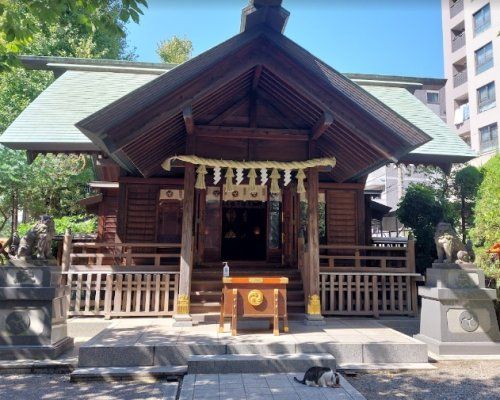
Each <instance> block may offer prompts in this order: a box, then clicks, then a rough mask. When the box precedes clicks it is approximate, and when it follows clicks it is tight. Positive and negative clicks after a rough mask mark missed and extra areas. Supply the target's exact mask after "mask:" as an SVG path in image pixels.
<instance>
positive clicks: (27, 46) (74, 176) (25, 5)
mask: <svg viewBox="0 0 500 400" xmlns="http://www.w3.org/2000/svg"><path fill="white" fill-rule="evenodd" d="M139 4H143V5H146V2H145V1H135V0H123V1H118V0H90V1H82V0H78V1H73V0H72V1H70V0H55V1H51V2H50V7H47V3H46V1H45V0H31V1H29V2H28V1H26V2H19V1H11V0H8V1H3V2H2V0H0V5H3V8H2V7H0V70H1V69H2V68H3V69H4V71H3V72H2V73H1V74H0V134H1V133H2V132H3V131H4V130H5V129H6V128H7V127H8V126H9V125H10V124H11V123H12V122H13V121H14V119H15V118H16V117H17V116H18V115H19V114H20V113H21V112H22V111H23V110H24V109H25V108H26V106H27V105H28V104H29V103H30V102H32V101H33V100H34V99H35V98H36V97H37V96H38V95H39V94H40V93H41V92H42V91H43V90H44V89H45V88H46V87H47V86H48V85H49V84H50V83H51V82H52V81H53V75H52V73H51V72H48V71H29V70H24V69H23V68H19V67H15V66H13V65H14V64H13V63H11V61H12V60H10V59H9V58H8V57H7V59H6V58H5V57H3V56H5V54H6V53H5V51H6V48H7V47H9V46H11V45H12V43H14V42H16V43H17V42H19V43H18V45H16V46H18V48H16V49H15V51H14V52H13V53H12V54H13V55H15V54H17V53H19V52H22V53H24V54H32V55H49V56H61V57H80V58H111V59H117V58H122V59H123V58H125V59H131V58H133V57H134V55H133V54H131V53H130V52H128V50H127V45H126V41H125V36H124V34H125V30H124V29H125V28H124V26H125V22H126V21H128V19H129V18H131V19H132V20H135V19H137V17H138V15H136V14H139V13H140V10H137V8H138V5H139ZM14 22H15V23H16V24H14V25H15V26H12V24H13V23H14ZM104 25H105V26H104ZM94 28H95V29H94ZM13 30H14V31H13ZM9 32H10V33H9ZM27 32H29V34H27ZM6 36H9V41H7V40H6ZM9 43H10V44H9ZM9 60H10V61H9ZM84 161H85V160H84V159H82V158H81V157H76V156H63V155H60V156H54V155H48V156H39V157H37V158H36V159H35V161H34V162H33V163H32V164H31V165H29V164H28V163H27V160H26V154H25V152H22V151H13V150H10V149H7V148H4V147H1V146H0V187H1V188H2V191H1V192H0V232H2V233H3V234H9V233H10V232H9V230H10V229H9V227H8V226H6V225H5V224H4V221H5V218H6V216H10V215H11V214H12V213H13V212H14V213H17V210H18V209H21V210H23V211H24V212H25V215H26V213H27V214H28V216H30V217H37V216H38V215H40V214H50V215H53V216H55V217H60V216H62V215H72V214H80V213H82V212H83V211H84V210H83V208H82V207H81V206H80V205H79V204H78V200H79V199H81V198H83V197H85V195H86V184H87V183H88V182H89V181H90V180H92V179H93V171H92V167H91V165H90V162H85V163H84ZM87 161H88V160H87ZM84 164H85V165H84ZM2 228H3V231H2Z"/></svg>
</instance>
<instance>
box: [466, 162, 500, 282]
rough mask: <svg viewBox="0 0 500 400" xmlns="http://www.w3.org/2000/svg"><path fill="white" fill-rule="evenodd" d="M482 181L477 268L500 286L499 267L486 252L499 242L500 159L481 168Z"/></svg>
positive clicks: (474, 236) (476, 214)
mask: <svg viewBox="0 0 500 400" xmlns="http://www.w3.org/2000/svg"><path fill="white" fill-rule="evenodd" d="M482 173H483V181H482V183H481V185H480V186H479V191H478V194H477V200H476V206H475V209H474V228H473V229H472V230H471V233H470V234H471V238H472V240H473V242H474V246H475V251H476V259H477V263H478V265H479V266H480V267H481V268H482V269H483V270H484V271H485V274H486V276H487V278H489V279H490V280H496V285H497V287H498V286H500V265H499V261H498V260H495V259H494V258H493V257H492V255H490V254H488V253H487V250H488V249H489V248H491V247H492V246H493V244H494V243H495V242H498V241H500V212H499V210H500V155H497V156H495V157H493V158H491V159H490V160H489V161H488V162H487V163H486V164H485V165H484V166H483V168H482Z"/></svg>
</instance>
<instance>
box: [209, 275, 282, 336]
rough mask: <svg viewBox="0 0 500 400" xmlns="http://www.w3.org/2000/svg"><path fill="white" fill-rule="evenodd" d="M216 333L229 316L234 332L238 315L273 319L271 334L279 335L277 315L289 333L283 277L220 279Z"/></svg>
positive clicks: (233, 333)
mask: <svg viewBox="0 0 500 400" xmlns="http://www.w3.org/2000/svg"><path fill="white" fill-rule="evenodd" d="M222 282H223V284H224V287H223V289H222V299H221V310H220V320H219V332H224V318H229V317H230V318H231V335H233V336H235V335H236V331H237V320H238V317H249V318H272V319H273V333H274V335H275V336H279V334H280V333H279V318H280V317H281V318H283V330H284V331H285V332H288V315H287V311H286V310H287V307H286V285H287V283H288V278H282V277H274V276H273V277H227V278H223V280H222Z"/></svg>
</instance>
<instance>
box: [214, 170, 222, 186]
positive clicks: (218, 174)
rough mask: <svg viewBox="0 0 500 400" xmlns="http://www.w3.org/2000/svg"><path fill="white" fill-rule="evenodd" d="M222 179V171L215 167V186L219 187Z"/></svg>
mask: <svg viewBox="0 0 500 400" xmlns="http://www.w3.org/2000/svg"><path fill="white" fill-rule="evenodd" d="M221 178H222V171H221V168H220V167H214V185H217V184H218V183H219V182H220V180H221Z"/></svg>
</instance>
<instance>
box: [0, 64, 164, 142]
mask: <svg viewBox="0 0 500 400" xmlns="http://www.w3.org/2000/svg"><path fill="white" fill-rule="evenodd" d="M156 77H158V73H157V72H151V73H150V74H145V73H128V72H101V71H98V72H97V71H96V72H94V71H74V70H68V71H66V72H64V73H63V74H62V75H61V76H60V77H59V78H58V79H56V80H55V81H54V82H53V83H52V84H51V85H50V86H49V87H48V88H47V89H45V90H44V91H43V92H42V93H41V94H40V95H39V96H38V97H37V98H36V99H35V100H34V101H33V102H32V103H31V104H30V105H29V106H28V107H27V108H26V109H25V110H24V111H23V112H22V113H21V114H20V115H19V116H18V117H17V118H16V120H15V121H14V122H13V123H12V124H11V125H10V126H9V127H8V128H7V129H6V130H5V132H4V133H3V135H1V136H0V142H1V143H3V144H5V145H6V146H8V147H10V148H13V149H26V150H34V151H68V152H70V151H98V148H97V146H95V145H94V144H93V143H92V142H91V141H90V139H89V138H88V137H87V136H85V135H84V134H83V133H81V132H80V130H78V129H77V128H76V127H75V124H76V123H77V122H78V121H80V120H82V119H83V118H85V117H87V116H89V115H91V114H93V113H94V112H96V111H97V110H100V109H101V108H103V107H104V106H107V105H108V104H110V103H111V102H113V101H115V100H117V99H119V98H120V97H122V96H123V95H125V94H127V93H129V92H131V91H132V90H134V89H136V88H138V87H140V86H142V85H144V84H145V83H146V82H149V81H150V80H152V79H154V78H156Z"/></svg>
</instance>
